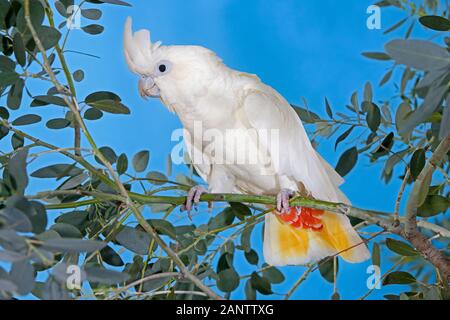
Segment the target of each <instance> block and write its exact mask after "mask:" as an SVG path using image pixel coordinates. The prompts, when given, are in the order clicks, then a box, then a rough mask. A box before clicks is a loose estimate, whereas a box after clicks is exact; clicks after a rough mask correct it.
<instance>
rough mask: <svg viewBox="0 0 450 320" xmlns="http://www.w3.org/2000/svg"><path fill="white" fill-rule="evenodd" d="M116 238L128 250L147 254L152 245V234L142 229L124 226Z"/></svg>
mask: <svg viewBox="0 0 450 320" xmlns="http://www.w3.org/2000/svg"><path fill="white" fill-rule="evenodd" d="M116 240H117V242H119V243H120V244H121V245H122V246H124V247H125V248H127V249H128V250H130V251H132V252H134V253H137V254H140V255H146V254H147V253H148V249H149V246H150V236H149V235H148V234H147V233H145V232H143V231H140V230H137V229H134V228H131V227H123V229H122V230H121V231H120V232H119V233H118V234H117V235H116Z"/></svg>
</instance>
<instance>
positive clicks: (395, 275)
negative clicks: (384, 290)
mask: <svg viewBox="0 0 450 320" xmlns="http://www.w3.org/2000/svg"><path fill="white" fill-rule="evenodd" d="M415 282H416V278H414V277H413V276H412V275H411V274H410V273H408V272H405V271H394V272H391V273H389V274H388V275H387V276H386V277H385V278H384V280H383V286H386V285H389V284H411V283H415Z"/></svg>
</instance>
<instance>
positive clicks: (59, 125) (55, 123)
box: [45, 118, 70, 130]
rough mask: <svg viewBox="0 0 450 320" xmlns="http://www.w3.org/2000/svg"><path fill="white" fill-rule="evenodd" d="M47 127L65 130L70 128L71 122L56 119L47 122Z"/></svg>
mask: <svg viewBox="0 0 450 320" xmlns="http://www.w3.org/2000/svg"><path fill="white" fill-rule="evenodd" d="M45 126H46V127H47V128H49V129H55V130H57V129H64V128H67V127H68V126H70V121H69V120H67V119H64V118H56V119H51V120H49V121H47V123H46V124H45Z"/></svg>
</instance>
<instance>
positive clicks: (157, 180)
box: [145, 171, 167, 186]
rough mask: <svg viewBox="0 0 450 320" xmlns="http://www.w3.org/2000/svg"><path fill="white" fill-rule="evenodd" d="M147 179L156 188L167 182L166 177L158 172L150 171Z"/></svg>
mask: <svg viewBox="0 0 450 320" xmlns="http://www.w3.org/2000/svg"><path fill="white" fill-rule="evenodd" d="M145 177H146V178H147V179H149V180H150V182H151V183H152V184H154V185H156V186H158V185H163V184H165V183H166V181H167V177H166V175H165V174H163V173H161V172H158V171H150V172H149V173H147V175H146V176H145Z"/></svg>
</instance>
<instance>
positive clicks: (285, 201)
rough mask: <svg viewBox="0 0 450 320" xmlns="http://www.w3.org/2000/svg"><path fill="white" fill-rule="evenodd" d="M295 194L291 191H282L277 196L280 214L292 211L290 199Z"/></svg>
mask: <svg viewBox="0 0 450 320" xmlns="http://www.w3.org/2000/svg"><path fill="white" fill-rule="evenodd" d="M294 194H295V192H294V191H292V190H290V189H282V190H281V191H280V192H279V193H278V194H277V210H278V212H280V213H287V212H289V211H290V210H291V207H290V205H289V199H291V198H292V196H293V195H294Z"/></svg>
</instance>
